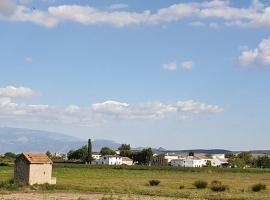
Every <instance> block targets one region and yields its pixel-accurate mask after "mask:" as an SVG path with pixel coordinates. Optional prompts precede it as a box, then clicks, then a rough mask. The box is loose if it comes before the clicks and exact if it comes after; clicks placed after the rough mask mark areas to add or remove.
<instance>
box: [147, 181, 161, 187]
mask: <svg viewBox="0 0 270 200" xmlns="http://www.w3.org/2000/svg"><path fill="white" fill-rule="evenodd" d="M159 184H160V181H159V180H150V181H149V185H150V186H157V185H159Z"/></svg>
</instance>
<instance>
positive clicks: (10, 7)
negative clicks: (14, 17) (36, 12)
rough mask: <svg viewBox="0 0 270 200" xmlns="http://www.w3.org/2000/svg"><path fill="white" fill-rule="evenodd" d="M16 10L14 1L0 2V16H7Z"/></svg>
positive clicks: (4, 0) (2, 0)
mask: <svg viewBox="0 0 270 200" xmlns="http://www.w3.org/2000/svg"><path fill="white" fill-rule="evenodd" d="M15 10H16V2H15V0H1V1H0V16H1V15H3V16H9V15H11V14H12V13H13V12H14V11H15Z"/></svg>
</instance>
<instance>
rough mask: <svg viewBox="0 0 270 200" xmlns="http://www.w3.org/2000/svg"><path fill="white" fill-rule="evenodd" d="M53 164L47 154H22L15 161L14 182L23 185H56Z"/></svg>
mask: <svg viewBox="0 0 270 200" xmlns="http://www.w3.org/2000/svg"><path fill="white" fill-rule="evenodd" d="M52 164H53V162H52V161H51V159H49V157H48V156H47V155H46V154H36V153H22V154H21V155H19V156H18V157H17V159H16V160H15V168H14V181H15V183H23V184H29V185H33V184H45V183H48V184H56V178H54V177H52Z"/></svg>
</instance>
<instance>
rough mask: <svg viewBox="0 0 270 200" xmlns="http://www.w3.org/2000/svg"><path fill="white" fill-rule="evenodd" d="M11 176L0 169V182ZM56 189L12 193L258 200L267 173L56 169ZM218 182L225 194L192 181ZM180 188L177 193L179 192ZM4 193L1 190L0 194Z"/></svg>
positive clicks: (268, 178) (268, 183)
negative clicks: (255, 187)
mask: <svg viewBox="0 0 270 200" xmlns="http://www.w3.org/2000/svg"><path fill="white" fill-rule="evenodd" d="M12 176H13V168H12V167H0V182H1V181H2V182H3V181H8V180H10V179H11V178H12ZM53 176H56V177H57V185H56V186H51V187H50V186H49V187H47V186H43V187H31V188H29V187H27V188H25V187H23V188H20V187H19V188H13V189H15V190H19V191H20V190H21V191H25V190H30V191H32V190H36V191H40V190H46V191H47V190H50V191H54V192H55V191H63V190H65V191H66V190H68V191H77V192H82V193H84V192H87V193H88V192H92V193H102V194H128V195H133V194H136V195H150V196H160V197H176V198H184V199H185V198H187V199H239V200H240V199H243V200H244V199H245V200H246V199H261V200H264V199H265V200H268V199H269V196H270V190H269V187H270V171H269V170H262V169H254V170H253V169H252V170H239V169H212V168H203V169H176V168H152V169H150V168H148V167H131V168H130V167H103V166H102V167H98V166H94V167H92V166H91V167H89V166H85V165H70V164H65V165H60V164H58V165H56V166H55V167H54V175H53ZM149 180H159V181H160V184H159V185H158V186H155V187H151V186H149ZM198 180H201V181H206V182H208V183H209V184H210V183H211V182H212V181H213V180H218V181H221V182H222V184H224V185H226V186H228V188H229V189H228V190H226V191H225V192H213V191H212V190H211V189H210V188H209V187H210V186H209V187H207V188H206V189H203V190H201V189H196V187H195V186H194V182H195V181H198ZM257 183H261V184H265V185H266V189H265V190H262V191H260V192H253V191H252V186H253V185H254V184H257ZM180 187H181V189H179V188H180ZM6 191H8V188H7V189H5V188H4V189H2V192H6Z"/></svg>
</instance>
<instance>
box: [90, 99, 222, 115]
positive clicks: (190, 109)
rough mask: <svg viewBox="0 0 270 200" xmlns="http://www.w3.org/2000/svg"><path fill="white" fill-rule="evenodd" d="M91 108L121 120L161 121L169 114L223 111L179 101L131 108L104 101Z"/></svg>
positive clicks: (191, 102)
mask: <svg viewBox="0 0 270 200" xmlns="http://www.w3.org/2000/svg"><path fill="white" fill-rule="evenodd" d="M92 108H93V110H94V111H95V112H97V113H102V114H103V115H111V116H115V117H118V118H121V119H161V118H164V117H165V116H166V115H167V114H170V113H190V114H201V113H218V112H222V111H223V109H222V108H220V107H219V106H217V105H209V104H206V103H203V102H196V101H192V100H189V101H179V102H176V103H173V104H164V103H161V102H150V103H144V104H141V105H138V106H135V105H133V106H131V105H129V104H127V103H122V102H116V101H106V102H103V103H96V104H93V105H92Z"/></svg>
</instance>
